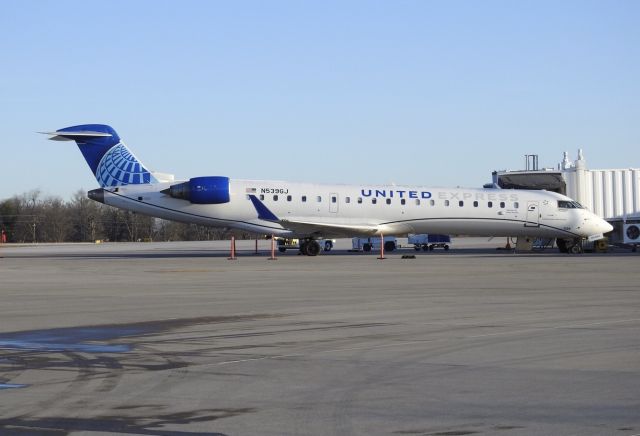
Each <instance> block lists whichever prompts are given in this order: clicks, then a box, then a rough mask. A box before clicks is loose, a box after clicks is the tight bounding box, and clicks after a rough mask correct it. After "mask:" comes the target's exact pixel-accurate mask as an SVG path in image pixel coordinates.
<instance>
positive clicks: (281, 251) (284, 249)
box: [278, 247, 287, 253]
mask: <svg viewBox="0 0 640 436" xmlns="http://www.w3.org/2000/svg"><path fill="white" fill-rule="evenodd" d="M278 251H279V252H280V253H284V252H285V251H287V249H286V248H284V247H278Z"/></svg>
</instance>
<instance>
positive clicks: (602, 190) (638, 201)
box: [561, 152, 640, 218]
mask: <svg viewBox="0 0 640 436" xmlns="http://www.w3.org/2000/svg"><path fill="white" fill-rule="evenodd" d="M578 156H579V158H578V159H577V160H576V161H575V163H574V164H573V165H567V164H566V163H563V164H562V170H561V171H562V175H563V177H564V180H565V182H566V184H567V195H568V196H569V197H571V198H573V199H575V200H576V201H578V202H579V203H581V204H582V205H583V206H585V207H586V208H588V209H589V210H591V211H593V212H594V213H595V214H596V215H599V216H601V217H603V218H622V217H625V216H632V215H634V216H640V169H638V168H630V169H610V170H588V169H587V168H586V161H585V160H584V158H583V157H582V153H581V152H579V154H578Z"/></svg>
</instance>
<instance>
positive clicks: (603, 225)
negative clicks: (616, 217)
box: [600, 220, 613, 233]
mask: <svg viewBox="0 0 640 436" xmlns="http://www.w3.org/2000/svg"><path fill="white" fill-rule="evenodd" d="M600 221H601V222H600V227H601V228H602V230H601V232H602V233H609V232H610V231H611V230H613V226H612V225H611V224H609V223H608V222H606V221H605V220H600Z"/></svg>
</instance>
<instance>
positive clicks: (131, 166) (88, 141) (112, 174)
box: [46, 124, 157, 188]
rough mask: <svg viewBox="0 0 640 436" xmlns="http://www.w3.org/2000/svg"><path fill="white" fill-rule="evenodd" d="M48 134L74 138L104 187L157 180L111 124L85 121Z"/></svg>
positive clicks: (70, 139)
mask: <svg viewBox="0 0 640 436" xmlns="http://www.w3.org/2000/svg"><path fill="white" fill-rule="evenodd" d="M46 134H47V135H51V136H52V137H51V138H50V139H52V140H55V141H75V142H76V144H78V148H80V151H81V152H82V155H83V156H84V158H85V160H86V161H87V164H88V165H89V168H91V171H92V172H93V174H94V175H95V177H96V180H97V181H98V183H99V184H100V186H101V187H103V188H104V187H109V186H121V185H139V184H146V183H156V182H157V180H156V179H155V177H153V175H152V174H151V173H150V172H149V170H148V169H147V168H146V167H145V166H144V165H143V164H142V163H141V162H140V161H139V160H138V159H137V158H136V157H135V156H134V155H133V153H131V151H130V150H129V149H128V148H127V146H126V145H125V144H124V142H122V141H121V140H120V137H119V136H118V134H117V133H116V131H115V130H113V129H112V128H111V127H110V126H107V125H104V124H83V125H80V126H71V127H65V128H64V129H59V130H56V131H55V132H46Z"/></svg>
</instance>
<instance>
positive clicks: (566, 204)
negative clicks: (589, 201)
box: [558, 200, 584, 209]
mask: <svg viewBox="0 0 640 436" xmlns="http://www.w3.org/2000/svg"><path fill="white" fill-rule="evenodd" d="M558 208H559V209H584V207H582V205H581V204H580V203H578V202H577V201H564V200H558Z"/></svg>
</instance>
